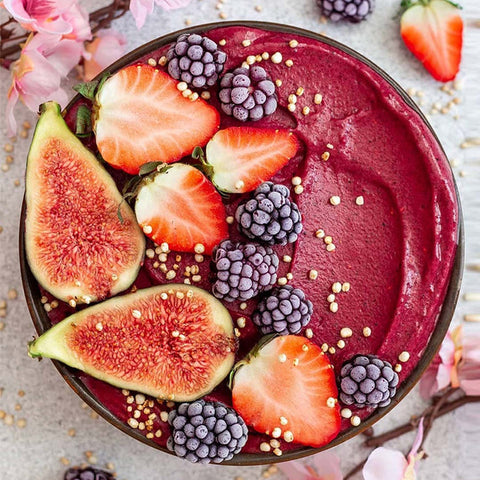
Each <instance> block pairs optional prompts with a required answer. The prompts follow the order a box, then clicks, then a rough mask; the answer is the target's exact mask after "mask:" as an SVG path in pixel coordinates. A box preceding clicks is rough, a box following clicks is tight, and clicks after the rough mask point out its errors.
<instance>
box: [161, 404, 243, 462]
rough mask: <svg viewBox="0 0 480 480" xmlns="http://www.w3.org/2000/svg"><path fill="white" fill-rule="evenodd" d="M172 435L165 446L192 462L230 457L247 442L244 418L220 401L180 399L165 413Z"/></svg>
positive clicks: (228, 458)
mask: <svg viewBox="0 0 480 480" xmlns="http://www.w3.org/2000/svg"><path fill="white" fill-rule="evenodd" d="M168 423H169V424H170V425H171V426H172V435H171V436H170V437H169V439H168V441H167V448H168V449H169V450H170V451H172V452H174V453H175V455H177V456H178V457H182V458H185V460H188V461H189V462H193V463H197V462H198V463H210V462H212V463H221V462H223V461H226V460H230V459H231V458H232V457H233V456H234V455H236V454H237V453H239V452H240V450H241V449H242V448H243V446H244V445H245V443H247V437H248V429H247V426H246V425H245V422H244V421H243V418H242V417H241V416H240V415H238V413H237V412H236V411H235V410H233V409H232V408H228V407H227V406H225V405H224V404H223V403H220V402H206V401H205V400H196V401H195V402H192V403H181V404H180V405H178V406H177V409H176V410H172V411H171V412H170V413H169V415H168Z"/></svg>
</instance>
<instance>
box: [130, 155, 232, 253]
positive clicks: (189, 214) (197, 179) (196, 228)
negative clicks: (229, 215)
mask: <svg viewBox="0 0 480 480" xmlns="http://www.w3.org/2000/svg"><path fill="white" fill-rule="evenodd" d="M135 215H136V216H137V221H138V223H139V224H140V226H141V227H142V228H143V231H144V232H145V234H146V235H147V236H148V237H150V238H151V239H152V240H153V241H154V242H155V243H157V244H160V243H163V242H167V243H168V245H169V247H170V249H171V250H175V251H178V252H194V248H195V245H197V244H202V245H203V246H204V247H205V253H206V254H210V253H211V252H212V249H213V247H214V246H215V245H216V244H218V243H219V242H221V241H222V240H223V239H225V238H227V237H228V225H227V222H226V213H225V207H224V205H223V203H222V198H221V197H220V194H219V193H218V192H217V191H216V190H215V187H214V186H213V185H212V183H211V182H210V181H209V180H208V179H207V177H205V175H203V173H201V172H200V171H199V170H197V169H196V168H194V167H192V166H190V165H185V164H183V163H176V164H174V165H172V166H170V167H169V168H168V169H167V170H166V171H165V172H163V173H157V174H156V175H155V176H154V177H153V179H152V178H151V177H147V178H146V179H145V180H144V181H143V184H142V186H141V187H140V188H139V190H138V193H137V199H136V202H135Z"/></svg>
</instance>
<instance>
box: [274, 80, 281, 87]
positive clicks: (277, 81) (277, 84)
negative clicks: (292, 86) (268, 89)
mask: <svg viewBox="0 0 480 480" xmlns="http://www.w3.org/2000/svg"><path fill="white" fill-rule="evenodd" d="M282 83H283V82H282V81H281V80H280V79H279V78H277V80H275V85H276V86H277V87H281V86H282Z"/></svg>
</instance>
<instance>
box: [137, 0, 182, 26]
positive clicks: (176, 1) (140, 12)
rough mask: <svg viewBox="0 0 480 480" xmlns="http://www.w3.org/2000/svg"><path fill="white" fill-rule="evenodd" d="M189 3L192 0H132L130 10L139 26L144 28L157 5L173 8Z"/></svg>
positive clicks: (168, 8) (165, 8) (166, 8)
mask: <svg viewBox="0 0 480 480" xmlns="http://www.w3.org/2000/svg"><path fill="white" fill-rule="evenodd" d="M189 3H190V0H130V11H131V12H132V15H133V18H134V19H135V23H136V24H137V28H142V27H143V25H144V23H145V20H146V18H147V15H149V14H151V13H152V12H153V8H154V6H155V5H159V6H160V7H162V8H163V9H164V10H173V9H175V8H181V7H185V6H186V5H188V4H189Z"/></svg>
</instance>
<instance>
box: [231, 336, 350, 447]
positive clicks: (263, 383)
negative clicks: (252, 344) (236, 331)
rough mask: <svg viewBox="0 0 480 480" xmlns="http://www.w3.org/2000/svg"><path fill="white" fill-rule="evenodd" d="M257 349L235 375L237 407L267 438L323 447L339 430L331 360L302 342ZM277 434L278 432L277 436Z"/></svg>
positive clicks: (285, 340) (277, 341)
mask: <svg viewBox="0 0 480 480" xmlns="http://www.w3.org/2000/svg"><path fill="white" fill-rule="evenodd" d="M267 342H268V343H265V344H263V345H259V346H257V347H256V348H255V349H254V350H253V351H252V352H251V353H250V354H249V355H248V356H247V358H246V359H245V360H242V361H241V362H239V363H238V364H237V365H236V366H235V368H234V372H233V375H234V377H233V381H232V382H233V387H232V399H233V407H234V408H235V410H236V411H237V412H238V413H239V414H240V415H241V416H242V417H243V419H244V420H245V422H246V423H247V424H248V425H250V426H252V427H253V428H254V429H255V430H257V431H258V432H261V433H266V434H267V435H273V436H277V434H278V433H279V432H280V431H281V436H282V437H283V438H284V439H285V440H286V441H292V440H293V442H295V443H300V444H303V445H310V446H312V447H321V446H323V445H326V444H327V443H329V442H330V441H331V440H333V439H334V438H335V437H336V436H337V435H338V433H339V431H340V422H341V418H340V407H339V406H338V402H337V386H336V383H335V375H334V373H333V369H332V366H331V365H330V362H329V360H328V358H327V356H326V355H325V354H324V353H323V352H322V350H321V349H320V348H319V347H318V346H317V345H315V344H314V343H312V342H310V341H309V340H307V339H306V338H304V337H300V336H295V335H285V336H281V337H276V338H274V339H273V340H271V341H268V339H267ZM274 429H277V430H276V431H275V430H274Z"/></svg>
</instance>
